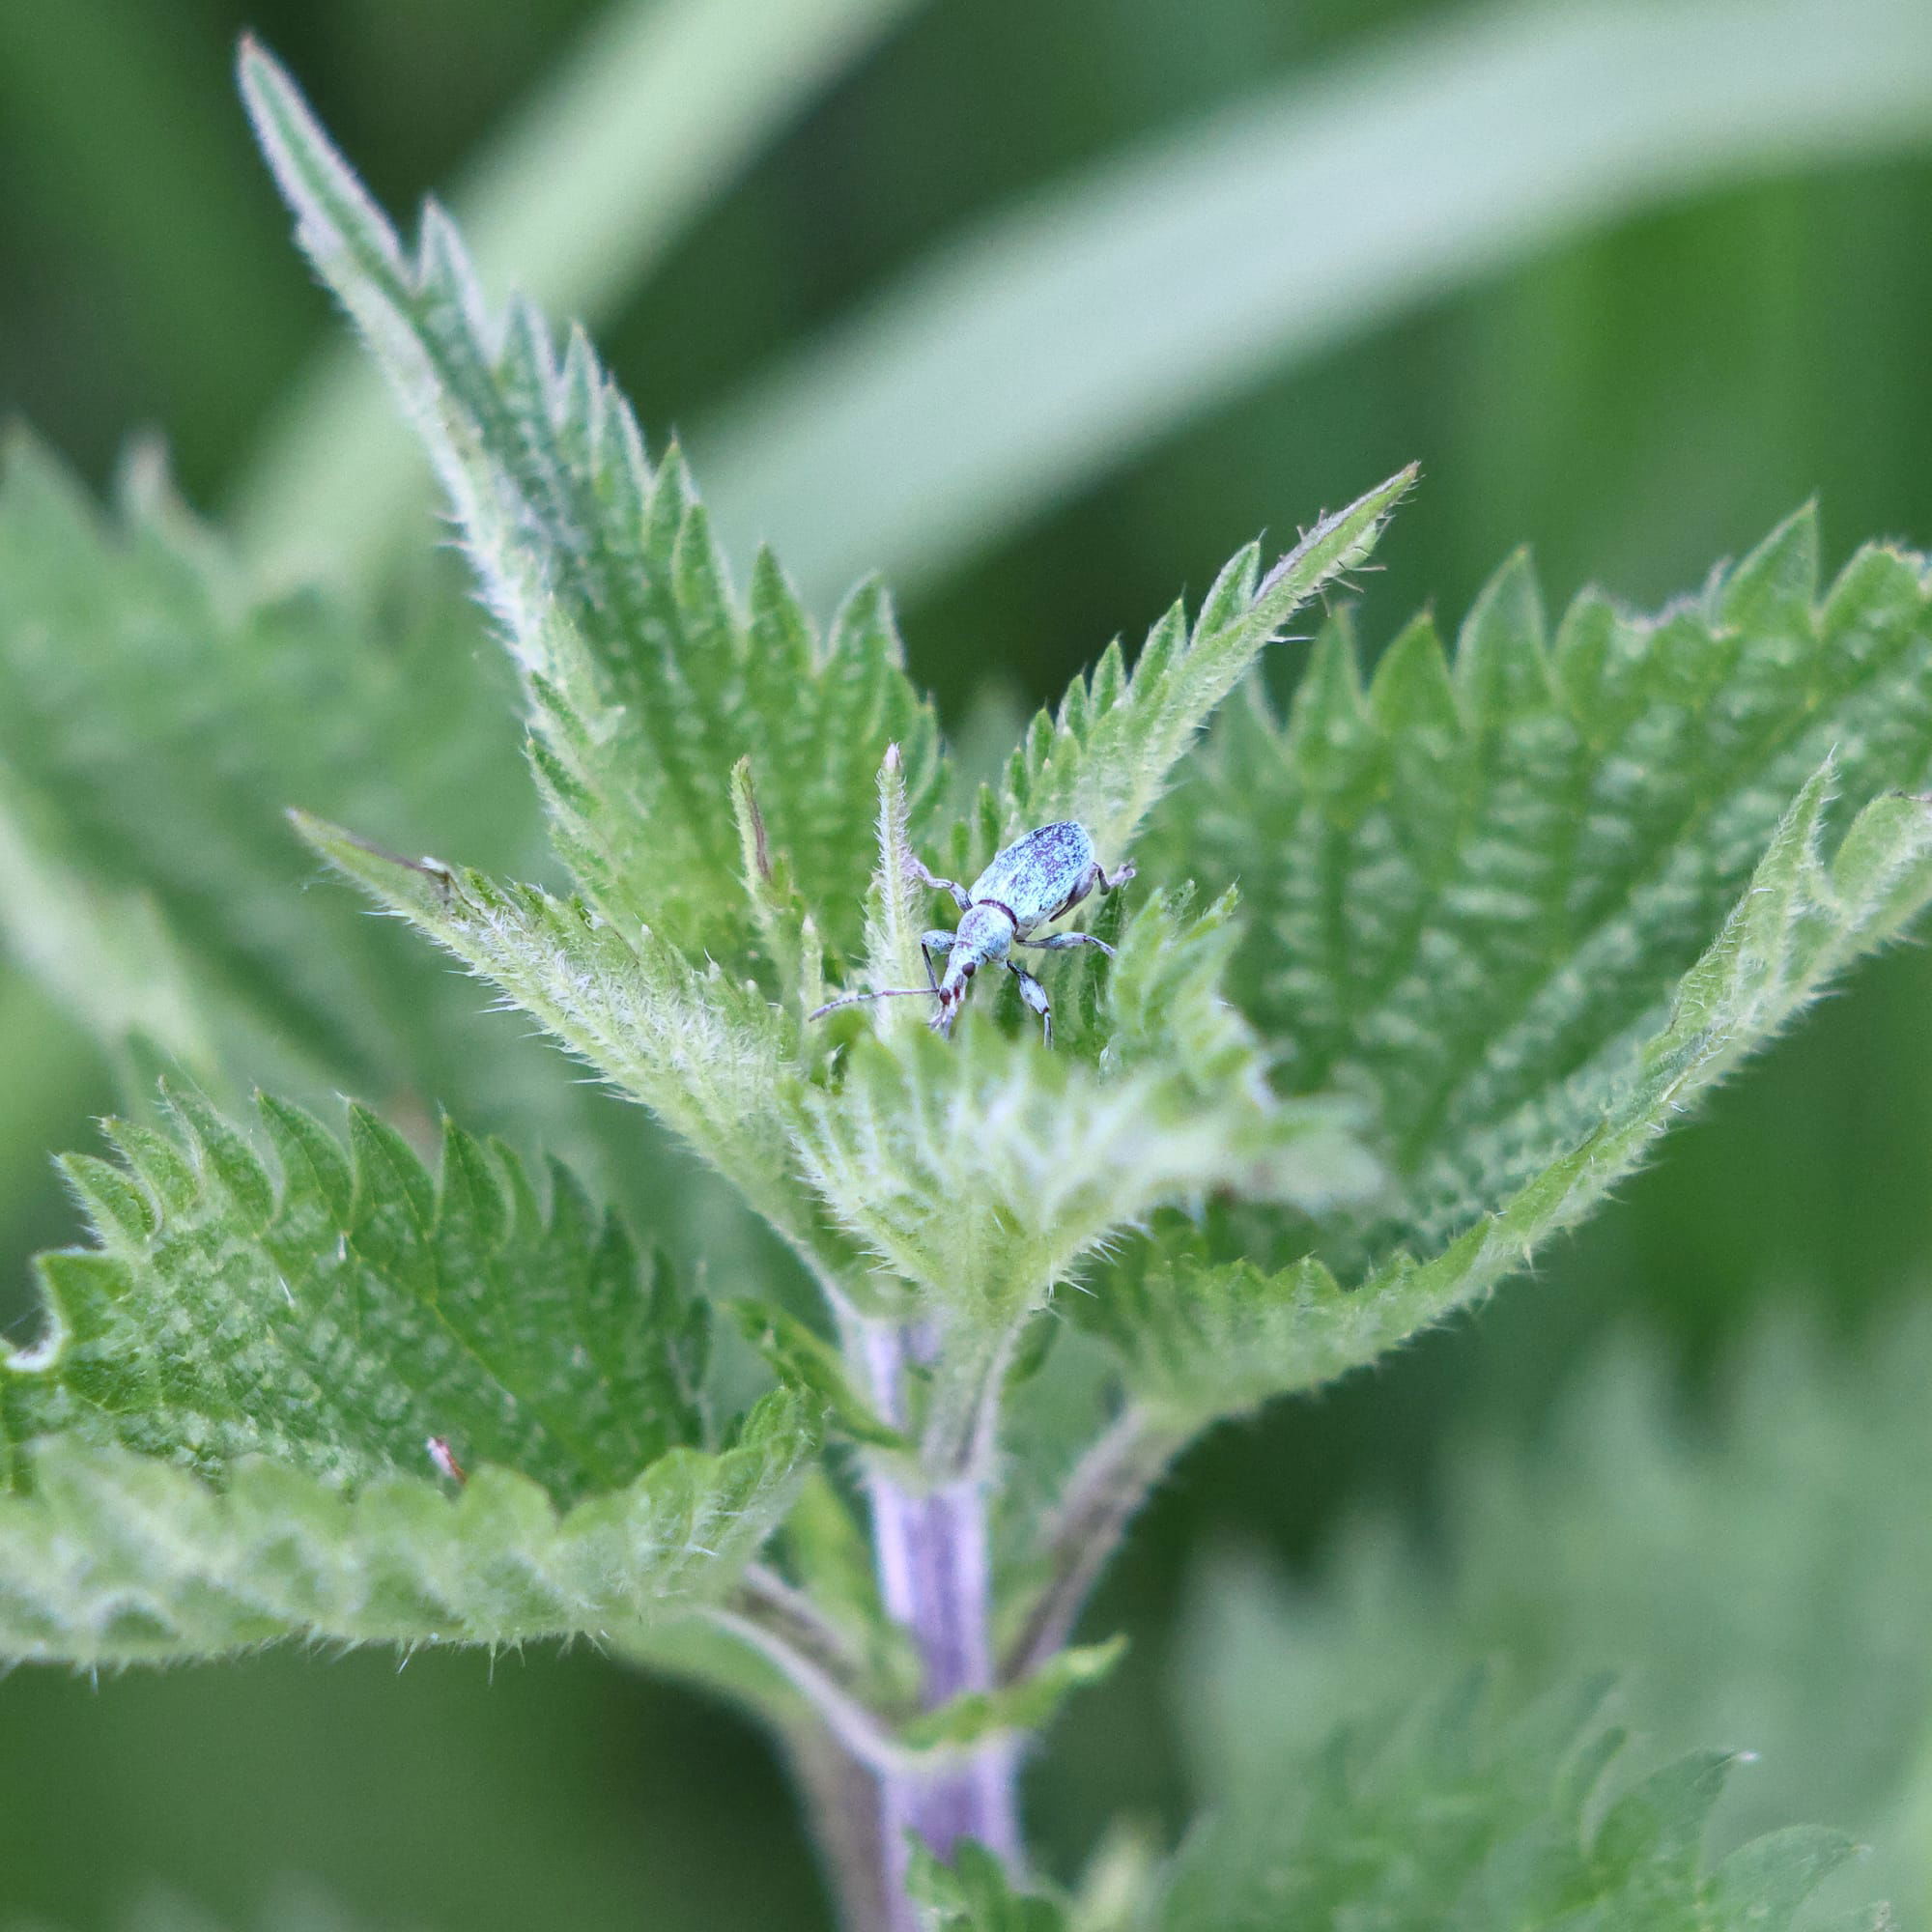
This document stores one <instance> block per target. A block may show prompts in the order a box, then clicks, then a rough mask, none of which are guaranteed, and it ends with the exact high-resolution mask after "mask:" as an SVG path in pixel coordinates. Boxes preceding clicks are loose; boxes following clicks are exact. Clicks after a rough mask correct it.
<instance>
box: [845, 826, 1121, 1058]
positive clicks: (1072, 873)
mask: <svg viewBox="0 0 1932 1932" xmlns="http://www.w3.org/2000/svg"><path fill="white" fill-rule="evenodd" d="M913 867H914V869H915V870H916V871H917V872H918V874H919V877H920V880H921V881H922V883H923V884H925V885H927V886H930V887H931V888H932V890H933V891H934V892H937V893H951V894H952V896H953V899H954V900H955V901H956V902H957V904H958V907H959V910H960V912H961V914H962V915H964V916H963V917H962V918H961V920H960V922H959V924H958V927H957V929H956V930H954V931H952V932H948V931H947V930H946V929H945V928H944V927H935V928H934V929H933V930H932V931H930V932H927V933H924V934H923V935H922V936H921V938H920V942H919V943H920V947H921V949H922V951H923V952H924V954H925V973H926V978H927V979H929V980H931V981H932V984H931V985H930V986H891V987H886V988H883V989H882V990H880V991H879V992H876V993H850V994H848V995H847V996H846V997H845V998H844V999H842V1000H833V1001H830V1002H828V1004H826V1005H825V1006H822V1007H820V1008H819V1009H818V1011H817V1012H814V1013H812V1014H811V1015H810V1018H812V1019H816V1018H817V1017H818V1015H819V1013H829V1012H831V1011H832V1010H833V1009H835V1008H838V1007H849V1006H854V1005H856V1004H857V1003H858V1002H859V1001H861V1000H899V999H914V998H922V997H923V998H929V999H935V1000H937V1001H938V1002H939V1007H938V1009H937V1011H935V1012H934V1014H933V1016H932V1029H933V1031H934V1032H935V1033H941V1034H945V1033H951V1032H952V1022H953V1019H954V1017H955V1016H956V1015H957V1013H958V1011H959V1009H960V1007H961V1005H962V1004H963V1003H964V1001H965V998H966V988H967V986H968V984H969V983H970V982H971V980H972V978H973V975H974V974H975V973H977V972H978V971H979V970H980V967H981V966H994V965H998V966H1004V967H1005V968H1006V969H1007V971H1008V972H1009V973H1010V974H1011V975H1012V976H1013V978H1014V979H1015V980H1018V981H1019V987H1020V998H1021V999H1023V1000H1024V1001H1025V1002H1026V1003H1027V1005H1028V1006H1029V1007H1030V1008H1032V1009H1033V1010H1034V1011H1035V1012H1037V1014H1038V1015H1039V1022H1040V1028H1041V1030H1042V1032H1043V1034H1044V1036H1045V1037H1046V1038H1047V1040H1048V1041H1049V1042H1051V1040H1052V1038H1053V1009H1052V1007H1051V1006H1049V1005H1048V1003H1047V998H1046V988H1045V987H1044V986H1042V985H1041V984H1040V983H1039V981H1038V980H1036V979H1035V978H1034V977H1033V975H1032V974H1031V973H1029V972H1028V971H1027V970H1026V969H1025V968H1024V967H1023V966H1020V965H1017V964H1015V962H1014V961H1013V960H1012V959H1011V958H1009V956H1008V955H1009V952H1010V950H1011V949H1012V948H1013V947H1015V946H1031V947H1034V948H1035V949H1037V951H1039V952H1065V951H1066V949H1067V948H1068V947H1073V946H1096V947H1098V948H1099V950H1100V951H1101V952H1106V953H1111V952H1113V950H1114V949H1113V948H1112V947H1111V946H1109V945H1107V944H1106V943H1105V942H1104V941H1103V940H1098V939H1095V938H1094V935H1093V934H1092V933H1091V932H1055V933H1049V934H1048V935H1047V937H1046V938H1044V939H1036V938H1035V937H1034V936H1033V935H1034V932H1035V930H1036V928H1037V927H1039V926H1042V925H1045V924H1046V923H1048V921H1050V920H1056V919H1058V918H1059V917H1060V916H1061V914H1062V913H1066V912H1071V911H1072V910H1073V908H1074V907H1075V906H1077V905H1078V904H1079V903H1080V901H1081V900H1082V899H1084V898H1086V897H1087V896H1088V895H1089V894H1090V893H1093V892H1094V891H1095V890H1096V889H1097V890H1098V891H1100V892H1103V893H1110V892H1112V891H1113V890H1114V888H1115V887H1116V886H1121V885H1124V884H1125V883H1126V881H1127V880H1129V879H1131V878H1132V877H1133V875H1134V868H1133V867H1131V866H1122V867H1120V869H1119V870H1118V871H1115V872H1109V871H1108V870H1107V869H1106V867H1104V866H1102V865H1101V864H1100V861H1099V859H1098V858H1097V857H1096V856H1095V854H1094V840H1093V838H1091V837H1090V836H1089V834H1088V831H1087V828H1086V827H1085V826H1084V825H1076V824H1075V823H1074V822H1073V820H1072V819H1070V818H1064V819H1062V820H1060V821H1059V822H1058V823H1057V824H1054V825H1041V826H1038V827H1037V828H1036V829H1035V830H1034V831H1032V832H1029V833H1028V834H1027V835H1026V837H1025V838H1015V839H1014V840H1013V842H1012V843H1011V844H1010V845H1009V846H1008V847H1007V848H1006V849H1005V850H1004V851H1002V852H1000V853H999V854H998V855H997V856H996V857H995V858H994V860H993V863H992V864H991V865H990V866H988V867H986V869H985V870H984V871H983V872H981V873H980V876H979V877H978V878H977V879H975V880H974V881H973V883H972V885H971V886H970V887H967V886H962V885H960V884H958V882H957V881H956V880H952V879H936V878H934V877H933V875H932V874H931V873H930V872H928V871H927V870H926V869H925V867H923V866H922V865H921V864H920V863H919V861H918V860H916V859H915V860H914V861H913ZM941 953H943V954H944V955H945V957H946V976H945V978H944V979H941V978H939V977H938V976H936V975H935V974H934V972H933V970H932V961H933V957H934V955H935V954H941Z"/></svg>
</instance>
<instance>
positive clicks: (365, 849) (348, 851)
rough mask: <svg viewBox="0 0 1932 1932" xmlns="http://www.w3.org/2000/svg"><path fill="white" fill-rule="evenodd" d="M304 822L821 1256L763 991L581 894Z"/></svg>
mask: <svg viewBox="0 0 1932 1932" xmlns="http://www.w3.org/2000/svg"><path fill="white" fill-rule="evenodd" d="M298 827H299V829H300V831H301V833H302V836H303V837H304V838H307V839H308V841H309V842H310V844H312V845H313V846H314V847H315V849H316V850H317V851H318V852H320V853H321V854H322V855H323V857H325V858H326V859H327V860H328V861H329V862H330V864H332V865H334V866H336V867H340V868H341V869H342V870H343V871H344V872H346V873H347V874H348V875H349V876H350V877H351V878H353V879H355V881H357V883H359V884H361V885H363V886H365V887H366V888H367V889H368V890H369V891H370V892H372V893H373V894H375V895H377V897H379V898H381V899H382V900H383V901H384V903H385V904H387V905H389V906H391V907H393V908H394V909H395V910H396V911H397V912H399V913H401V914H402V915H403V916H404V917H405V918H408V919H410V920H412V921H413V922H414V923H416V924H417V925H419V926H420V927H421V928H422V929H423V930H424V931H425V932H427V933H428V934H429V935H430V936H431V937H432V938H434V939H436V940H438V941H440V943H441V944H442V945H444V946H446V947H447V948H448V949H449V950H450V952H453V953H455V954H456V956H457V957H458V958H459V959H461V960H462V961H463V962H464V964H465V965H467V966H468V967H469V969H470V970H471V971H472V972H474V973H477V974H479V975H480V976H481V977H483V978H484V979H487V980H491V981H492V982H493V983H495V984H496V985H497V986H498V987H500V988H501V989H502V992H503V994H504V996H505V998H506V999H508V1000H509V1001H511V1002H512V1003H513V1004H514V1005H516V1006H518V1007H521V1008H522V1009H524V1010H525V1011H526V1012H528V1013H530V1014H531V1015H533V1016H534V1017H535V1018H536V1019H537V1020H539V1021H540V1022H541V1023H542V1024H543V1026H544V1027H545V1028H546V1029H547V1030H548V1031H549V1032H550V1033H551V1034H553V1035H554V1037H556V1038H557V1039H559V1040H561V1041H562V1042H563V1044H564V1045H565V1046H567V1047H568V1048H569V1049H570V1050H571V1052H573V1053H575V1054H577V1055H578V1056H579V1057H580V1058H581V1059H582V1060H584V1061H586V1062H587V1063H588V1064H589V1065H591V1066H593V1067H595V1068H596V1070H597V1071H598V1072H599V1073H600V1074H601V1075H602V1076H603V1077H604V1078H605V1079H607V1080H609V1081H610V1082H611V1084H612V1085H613V1086H614V1087H615V1088H617V1090H618V1091H619V1092H620V1093H623V1094H628V1095H629V1096H630V1097H631V1098H632V1099H634V1100H637V1101H639V1102H641V1103H642V1104H643V1105H644V1106H646V1107H648V1108H650V1109H651V1111H652V1112H653V1113H654V1114H656V1115H657V1116H658V1117H659V1119H661V1120H662V1121H663V1122H665V1123H666V1124H667V1125H668V1126H669V1127H670V1128H672V1129H673V1130H674V1131H675V1132H677V1133H678V1134H680V1135H682V1136H683V1137H684V1139H685V1140H687V1141H688V1142H690V1144H691V1145H692V1146H693V1147H694V1148H696V1150H697V1151H698V1152H699V1153H701V1154H702V1155H703V1156H704V1157H705V1158H706V1159H707V1160H708V1161H710V1162H711V1163H712V1165H713V1166H715V1167H716V1168H717V1169H718V1171H719V1172H720V1173H721V1174H723V1175H725V1177H726V1179H729V1180H731V1181H733V1182H734V1183H735V1184H736V1185H737V1187H738V1188H739V1189H740V1191H741V1192H742V1193H743V1194H744V1196H745V1198H746V1199H747V1200H748V1201H749V1202H750V1203H751V1204H752V1206H753V1207H754V1208H756V1209H757V1210H758V1211H759V1212H760V1213H761V1214H763V1215H764V1217H765V1218H766V1219H767V1220H768V1221H769V1222H770V1223H771V1224H772V1225H773V1227H775V1228H777V1229H778V1230H779V1231H780V1232H781V1234H783V1235H784V1236H787V1238H789V1239H790V1240H791V1241H792V1242H793V1244H794V1245H795V1246H797V1247H798V1248H799V1249H800V1250H801V1252H803V1253H806V1254H808V1255H810V1253H811V1252H812V1251H813V1250H814V1243H815V1241H816V1239H817V1236H816V1234H815V1232H814V1225H813V1224H814V1218H815V1217H814V1210H813V1208H812V1205H811V1201H810V1196H809V1194H808V1193H807V1191H806V1189H805V1187H804V1186H803V1184H802V1183H801V1182H800V1180H799V1179H798V1176H797V1174H796V1172H795V1170H794V1168H793V1164H792V1155H791V1147H790V1141H789V1137H788V1132H787V1128H786V1123H785V1119H784V1115H783V1112H782V1110H781V1097H782V1094H783V1091H784V1088H785V1086H786V1083H787V1081H788V1079H789V1078H790V1077H792V1075H793V1073H794V1071H795V1067H794V1064H793V1062H792V1060H791V1057H790V1051H789V1049H790V1038H789V1037H788V1036H789V1033H790V1028H791V1023H790V1022H788V1021H787V1020H786V1019H785V1018H784V1016H783V1015H782V1014H781V1012H780V1011H779V1010H778V1009H777V1008H775V1007H773V1006H771V1005H770V1004H769V1003H768V1002H767V1001H766V1000H765V998H764V996H763V995H762V994H761V993H760V992H759V991H758V989H757V987H756V986H755V985H753V984H750V983H746V982H742V981H734V980H730V979H728V978H727V977H726V976H725V972H724V970H723V968H721V967H719V966H717V965H715V964H712V965H708V966H706V967H705V968H703V969H701V970H700V969H699V968H697V967H696V966H693V965H692V964H691V963H690V962H689V961H688V960H687V959H686V958H685V957H684V956H683V955H682V954H681V953H680V952H678V951H677V949H676V948H675V947H673V946H671V945H669V944H668V942H666V941H665V940H663V939H661V938H660V937H659V936H658V935H657V934H656V933H655V932H653V931H651V930H650V928H648V927H644V926H639V927H634V928H632V930H633V931H634V933H635V935H636V936H635V938H634V939H630V940H627V939H626V938H625V937H624V934H623V932H622V931H621V930H620V929H619V928H618V927H617V926H615V925H613V924H612V923H610V922H609V921H608V920H606V919H605V918H603V917H602V916H601V915H600V914H598V913H597V912H596V911H594V910H593V909H592V908H591V907H589V906H588V905H586V904H584V903H583V902H582V901H581V900H576V899H559V898H555V897H553V896H552V895H550V894H548V893H545V892H542V891H540V890H538V889H537V888H536V887H533V886H520V885H502V884H498V883H497V881H495V880H492V879H490V878H487V877H485V876H484V874H483V873H481V872H476V871H471V870H469V869H468V868H467V867H451V866H445V865H443V864H442V863H441V862H440V860H433V859H432V860H405V859H399V858H397V857H396V856H395V855H393V854H392V853H387V852H383V851H380V850H378V849H377V848H376V847H374V846H371V845H368V844H365V843H364V842H363V841H362V840H360V839H357V838H351V837H350V836H349V835H348V834H346V833H343V832H339V831H337V830H336V829H335V828H334V827H332V826H327V825H322V824H318V823H317V822H315V821H314V820H311V819H307V818H301V819H298Z"/></svg>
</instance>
